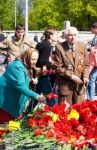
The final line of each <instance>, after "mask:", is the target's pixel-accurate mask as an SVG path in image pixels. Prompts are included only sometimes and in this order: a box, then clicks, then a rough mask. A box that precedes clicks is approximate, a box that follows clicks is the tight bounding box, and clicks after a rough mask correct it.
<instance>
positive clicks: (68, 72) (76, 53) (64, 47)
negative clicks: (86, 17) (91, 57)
mask: <svg viewBox="0 0 97 150" xmlns="http://www.w3.org/2000/svg"><path fill="white" fill-rule="evenodd" d="M65 38H66V41H65V42H63V43H61V44H57V45H56V51H55V55H54V66H55V69H56V73H57V79H56V80H57V84H58V95H59V101H58V103H59V104H61V103H62V102H64V101H67V102H68V103H70V104H73V103H79V102H82V101H83V100H84V87H85V86H84V85H85V84H86V83H87V82H88V53H87V50H86V47H85V45H84V44H83V43H82V42H79V41H78V30H77V29H76V28H75V27H70V28H68V29H67V30H66V31H65Z"/></svg>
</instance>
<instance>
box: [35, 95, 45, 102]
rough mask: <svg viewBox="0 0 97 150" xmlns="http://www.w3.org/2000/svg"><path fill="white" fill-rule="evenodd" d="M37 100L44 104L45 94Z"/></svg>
mask: <svg viewBox="0 0 97 150" xmlns="http://www.w3.org/2000/svg"><path fill="white" fill-rule="evenodd" d="M37 100H38V101H39V102H40V103H42V102H44V101H45V97H44V96H43V94H41V95H39V96H37Z"/></svg>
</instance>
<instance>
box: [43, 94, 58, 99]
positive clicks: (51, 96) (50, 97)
mask: <svg viewBox="0 0 97 150" xmlns="http://www.w3.org/2000/svg"><path fill="white" fill-rule="evenodd" d="M52 98H54V99H57V98H58V96H57V95H56V94H54V93H49V94H48V95H47V96H46V99H47V100H51V99H52Z"/></svg>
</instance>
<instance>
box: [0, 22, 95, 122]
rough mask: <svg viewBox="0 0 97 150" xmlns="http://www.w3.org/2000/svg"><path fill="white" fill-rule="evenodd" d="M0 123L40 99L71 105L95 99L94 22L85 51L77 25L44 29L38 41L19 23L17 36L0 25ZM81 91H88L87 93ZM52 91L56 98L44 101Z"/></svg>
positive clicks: (18, 113)
mask: <svg viewBox="0 0 97 150" xmlns="http://www.w3.org/2000/svg"><path fill="white" fill-rule="evenodd" d="M0 29H1V33H0V74H1V76H0V89H1V90H0V123H4V122H7V121H9V120H12V119H15V118H18V117H20V115H25V114H26V113H29V111H30V110H31V109H32V108H33V107H35V106H36V105H37V104H38V103H46V104H48V105H49V106H53V105H54V104H56V103H58V104H62V103H64V102H66V103H68V104H70V105H72V104H75V103H80V102H82V101H84V100H85V94H87V99H89V100H94V96H95V88H96V78H97V71H96V68H97V52H96V51H97V37H96V35H97V23H96V22H95V23H94V24H93V25H92V26H91V29H90V30H91V32H92V33H94V34H95V37H94V38H93V40H92V41H91V45H90V48H89V50H87V45H86V44H84V43H83V42H80V41H79V39H78V30H77V28H75V27H72V26H71V27H69V28H67V29H66V30H63V31H57V30H56V29H54V28H48V29H46V30H45V31H44V34H43V39H42V41H41V42H39V43H36V42H35V41H33V40H32V39H31V38H28V37H27V36H25V28H24V26H23V25H22V24H18V25H17V26H16V28H15V35H14V36H12V37H9V36H8V37H7V38H6V37H4V35H3V33H2V31H3V26H2V25H0ZM85 91H87V92H86V93H85ZM53 92H55V93H56V94H57V95H58V98H57V99H55V98H52V99H51V100H50V101H46V96H47V95H48V94H50V93H53Z"/></svg>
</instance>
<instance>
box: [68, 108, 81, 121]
mask: <svg viewBox="0 0 97 150" xmlns="http://www.w3.org/2000/svg"><path fill="white" fill-rule="evenodd" d="M72 118H75V119H76V120H78V119H79V113H78V112H77V110H76V109H71V111H70V113H69V114H68V116H67V119H68V120H70V119H72Z"/></svg>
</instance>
